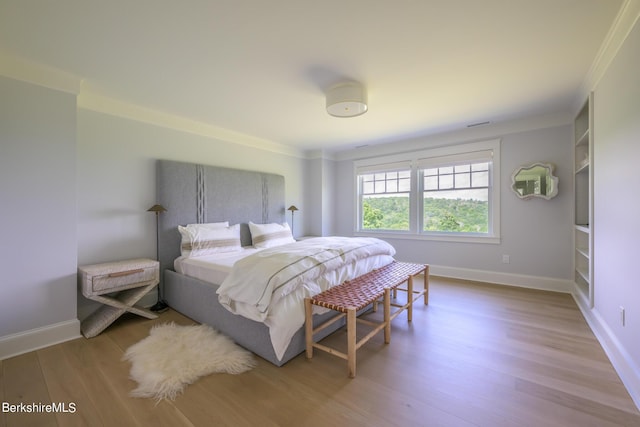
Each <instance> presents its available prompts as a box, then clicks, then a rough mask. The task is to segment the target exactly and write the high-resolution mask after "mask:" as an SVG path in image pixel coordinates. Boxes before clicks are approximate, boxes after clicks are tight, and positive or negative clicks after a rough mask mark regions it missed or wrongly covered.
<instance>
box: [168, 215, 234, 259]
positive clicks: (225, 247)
mask: <svg viewBox="0 0 640 427" xmlns="http://www.w3.org/2000/svg"><path fill="white" fill-rule="evenodd" d="M217 224H218V225H212V223H210V224H189V225H187V226H186V227H183V226H181V225H179V226H178V230H179V231H180V234H181V236H182V243H181V245H180V252H181V254H182V256H183V257H199V256H204V255H211V254H215V253H221V252H235V251H240V250H242V246H241V245H240V224H236V225H232V226H223V225H220V223H217Z"/></svg>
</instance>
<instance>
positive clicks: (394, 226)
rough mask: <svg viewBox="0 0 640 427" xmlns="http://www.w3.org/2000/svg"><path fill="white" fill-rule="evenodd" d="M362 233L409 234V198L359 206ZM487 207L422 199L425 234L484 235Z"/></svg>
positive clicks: (378, 199) (479, 203) (376, 200)
mask: <svg viewBox="0 0 640 427" xmlns="http://www.w3.org/2000/svg"><path fill="white" fill-rule="evenodd" d="M362 211H363V212H362V213H363V221H362V227H363V229H365V230H404V231H406V230H409V198H408V197H371V198H367V199H365V200H364V201H363V203H362ZM488 225H489V204H488V203H487V202H483V201H479V200H463V199H425V200H424V231H446V232H462V233H487V232H488Z"/></svg>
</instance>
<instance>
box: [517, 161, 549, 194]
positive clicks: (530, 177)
mask: <svg viewBox="0 0 640 427" xmlns="http://www.w3.org/2000/svg"><path fill="white" fill-rule="evenodd" d="M511 188H512V189H513V191H514V192H515V193H516V194H517V195H518V197H520V198H521V199H528V198H530V197H541V198H543V199H546V200H549V199H552V198H554V197H555V196H557V195H558V177H556V176H553V166H552V165H551V164H549V163H534V164H532V165H531V166H521V167H520V168H518V169H516V170H515V171H514V172H513V175H511Z"/></svg>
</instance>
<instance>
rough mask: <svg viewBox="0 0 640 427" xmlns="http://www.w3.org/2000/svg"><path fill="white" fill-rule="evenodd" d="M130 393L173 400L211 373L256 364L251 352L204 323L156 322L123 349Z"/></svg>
mask: <svg viewBox="0 0 640 427" xmlns="http://www.w3.org/2000/svg"><path fill="white" fill-rule="evenodd" d="M123 359H124V360H128V361H130V362H131V373H130V377H131V379H133V380H134V381H136V382H137V383H138V388H136V389H135V390H133V391H132V392H131V396H134V397H152V398H154V399H156V400H158V401H160V400H162V399H170V400H173V399H175V398H176V396H177V395H178V394H180V393H182V391H183V389H184V387H185V386H186V385H189V384H192V383H194V382H195V381H196V380H197V379H198V378H200V377H202V376H205V375H209V374H212V373H227V374H240V373H242V372H246V371H248V370H250V369H251V368H253V367H254V366H255V364H256V362H255V359H254V358H253V355H252V354H251V353H250V352H249V351H247V350H245V349H243V348H242V347H240V346H238V345H237V344H235V343H234V342H233V341H232V340H231V339H230V338H228V337H226V336H224V335H222V334H221V333H219V332H218V331H216V330H215V329H213V328H212V327H210V326H207V325H193V326H180V325H176V324H175V323H173V322H172V323H165V324H161V325H156V326H154V327H153V328H152V329H151V332H150V333H149V336H148V337H147V338H145V339H143V340H142V341H140V342H138V343H136V344H134V345H132V346H131V347H129V348H128V349H127V351H126V352H125V354H124V357H123Z"/></svg>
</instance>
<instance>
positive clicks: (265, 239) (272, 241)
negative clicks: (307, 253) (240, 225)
mask: <svg viewBox="0 0 640 427" xmlns="http://www.w3.org/2000/svg"><path fill="white" fill-rule="evenodd" d="M249 230H250V231H251V240H252V241H253V247H255V248H272V247H274V246H280V245H286V244H287V243H293V242H295V239H294V238H293V235H292V234H291V228H289V224H287V223H286V222H284V223H282V224H276V223H271V224H254V223H253V222H249Z"/></svg>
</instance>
